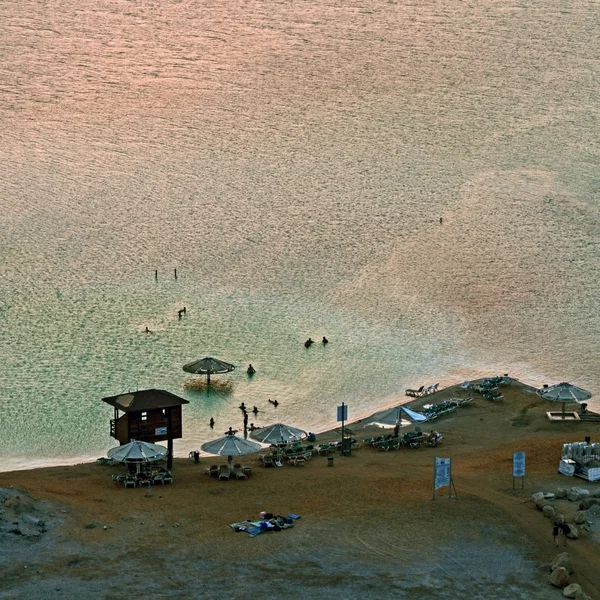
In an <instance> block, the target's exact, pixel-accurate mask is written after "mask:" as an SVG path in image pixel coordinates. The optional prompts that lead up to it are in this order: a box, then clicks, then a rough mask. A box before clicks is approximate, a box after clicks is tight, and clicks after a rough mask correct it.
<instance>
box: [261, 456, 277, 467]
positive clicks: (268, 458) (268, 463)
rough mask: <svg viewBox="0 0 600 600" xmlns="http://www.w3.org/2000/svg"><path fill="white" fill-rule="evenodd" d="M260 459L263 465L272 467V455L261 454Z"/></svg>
mask: <svg viewBox="0 0 600 600" xmlns="http://www.w3.org/2000/svg"><path fill="white" fill-rule="evenodd" d="M260 460H261V462H262V466H263V467H274V466H275V463H274V462H273V457H272V456H271V455H270V454H261V455H260Z"/></svg>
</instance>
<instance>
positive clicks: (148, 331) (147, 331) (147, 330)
mask: <svg viewBox="0 0 600 600" xmlns="http://www.w3.org/2000/svg"><path fill="white" fill-rule="evenodd" d="M146 333H152V332H151V331H150V330H149V329H148V326H147V325H146Z"/></svg>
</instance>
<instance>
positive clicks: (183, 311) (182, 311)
mask: <svg viewBox="0 0 600 600" xmlns="http://www.w3.org/2000/svg"><path fill="white" fill-rule="evenodd" d="M186 313H187V308H186V307H185V306H184V307H183V308H181V309H179V310H178V311H177V317H178V318H179V320H180V321H181V317H182V316H183V315H185V314H186ZM144 332H145V333H154V331H152V330H151V329H149V328H148V325H146V329H145V331H144Z"/></svg>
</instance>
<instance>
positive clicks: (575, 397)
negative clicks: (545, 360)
mask: <svg viewBox="0 0 600 600" xmlns="http://www.w3.org/2000/svg"><path fill="white" fill-rule="evenodd" d="M537 394H538V395H539V396H541V397H542V398H544V400H550V401H552V402H561V403H562V418H563V419H564V418H565V405H566V404H579V403H580V402H584V401H585V400H589V399H590V398H591V397H592V393H591V392H588V391H587V390H584V389H583V388H580V387H577V386H576V385H573V384H571V383H567V382H566V381H563V382H562V383H557V384H556V385H551V386H550V387H543V388H541V389H539V390H538V391H537Z"/></svg>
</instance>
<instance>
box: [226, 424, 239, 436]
mask: <svg viewBox="0 0 600 600" xmlns="http://www.w3.org/2000/svg"><path fill="white" fill-rule="evenodd" d="M236 433H237V429H231V425H230V426H229V430H228V431H226V432H225V435H235V434H236Z"/></svg>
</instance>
